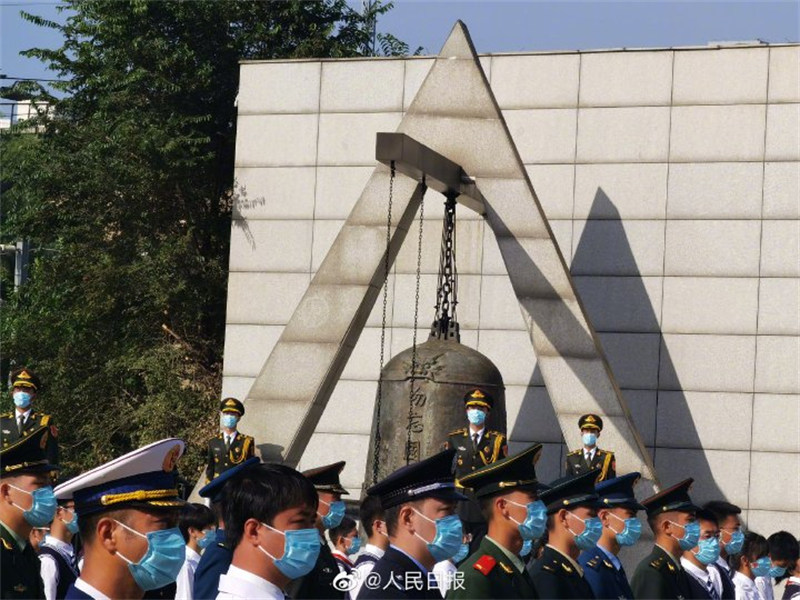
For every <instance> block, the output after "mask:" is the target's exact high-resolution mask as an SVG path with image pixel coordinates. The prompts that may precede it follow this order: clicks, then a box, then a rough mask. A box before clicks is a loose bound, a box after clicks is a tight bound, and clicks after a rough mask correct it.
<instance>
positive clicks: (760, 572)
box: [750, 556, 772, 577]
mask: <svg viewBox="0 0 800 600" xmlns="http://www.w3.org/2000/svg"><path fill="white" fill-rule="evenodd" d="M771 566H772V561H771V560H770V559H769V556H762V557H761V558H759V559H758V560H757V561H756V562H754V563H750V568H751V569H752V570H753V576H754V577H766V576H767V575H769V569H770V567H771Z"/></svg>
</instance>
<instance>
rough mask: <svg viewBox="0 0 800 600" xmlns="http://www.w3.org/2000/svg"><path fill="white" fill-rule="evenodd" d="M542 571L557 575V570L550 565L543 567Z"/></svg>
mask: <svg viewBox="0 0 800 600" xmlns="http://www.w3.org/2000/svg"><path fill="white" fill-rule="evenodd" d="M542 570H544V571H547V572H548V573H555V572H556V570H555V569H554V568H553V567H551V566H550V565H542Z"/></svg>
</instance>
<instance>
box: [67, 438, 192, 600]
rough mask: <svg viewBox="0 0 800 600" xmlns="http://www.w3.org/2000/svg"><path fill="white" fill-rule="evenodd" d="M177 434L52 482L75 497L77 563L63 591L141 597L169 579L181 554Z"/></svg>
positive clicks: (83, 595)
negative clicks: (79, 559) (80, 558)
mask: <svg viewBox="0 0 800 600" xmlns="http://www.w3.org/2000/svg"><path fill="white" fill-rule="evenodd" d="M183 448H184V444H183V442H182V441H181V440H179V439H175V438H168V439H165V440H161V441H158V442H154V443H152V444H150V445H148V446H145V447H143V448H139V449H138V450H134V451H133V452H129V453H128V454H125V455H124V456H120V457H119V458H116V459H114V460H112V461H111V462H108V463H106V464H104V465H101V466H99V467H96V468H94V469H92V470H91V471H87V472H86V473H83V474H81V475H78V476H77V477H75V478H74V479H71V480H69V481H68V482H66V483H64V484H62V485H59V486H58V487H56V490H55V492H56V497H57V498H58V499H59V500H62V501H66V500H70V499H71V500H74V501H75V513H76V514H77V515H78V532H79V533H80V535H81V541H82V542H83V550H84V554H83V569H82V570H81V574H80V577H78V579H77V580H76V581H75V583H74V584H72V585H71V586H70V588H69V589H68V590H67V594H66V598H67V599H69V600H73V599H76V598H84V599H85V598H93V599H95V600H101V599H105V598H142V597H143V596H144V593H145V592H146V591H149V590H156V589H159V588H163V587H165V586H167V585H169V584H171V583H173V582H174V581H175V578H176V577H177V576H178V572H179V571H180V570H181V566H182V565H183V561H184V558H185V553H184V549H183V548H184V543H183V535H181V532H180V529H178V528H177V527H176V524H177V522H178V515H179V514H180V509H181V507H182V506H183V504H184V501H183V500H181V499H180V498H179V497H178V489H177V487H176V483H177V482H176V479H177V470H176V467H177V464H178V459H180V457H181V455H182V454H183Z"/></svg>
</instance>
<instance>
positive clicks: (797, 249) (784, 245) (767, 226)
mask: <svg viewBox="0 0 800 600" xmlns="http://www.w3.org/2000/svg"><path fill="white" fill-rule="evenodd" d="M762 227H763V233H762V238H761V276H762V277H800V220H792V221H764V222H763V224H762Z"/></svg>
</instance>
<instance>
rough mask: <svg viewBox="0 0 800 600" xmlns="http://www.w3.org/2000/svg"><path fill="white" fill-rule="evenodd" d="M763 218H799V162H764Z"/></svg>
mask: <svg viewBox="0 0 800 600" xmlns="http://www.w3.org/2000/svg"><path fill="white" fill-rule="evenodd" d="M764 218H765V219H800V162H768V163H766V164H764Z"/></svg>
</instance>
